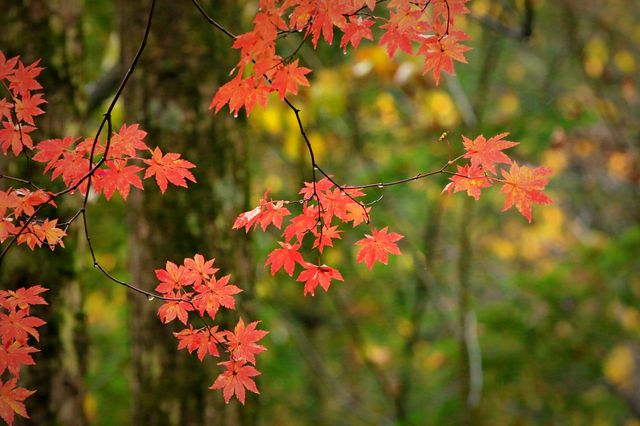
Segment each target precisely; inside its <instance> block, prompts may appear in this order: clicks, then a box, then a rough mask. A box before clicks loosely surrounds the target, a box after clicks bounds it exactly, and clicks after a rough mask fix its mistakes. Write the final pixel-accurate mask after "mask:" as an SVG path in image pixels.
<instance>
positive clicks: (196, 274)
mask: <svg viewBox="0 0 640 426" xmlns="http://www.w3.org/2000/svg"><path fill="white" fill-rule="evenodd" d="M213 262H215V259H209V260H205V259H204V256H203V255H201V254H196V255H195V256H193V259H185V260H184V267H185V268H187V271H188V272H189V281H191V282H193V285H194V286H199V285H200V284H202V281H203V280H208V279H210V278H211V277H212V276H213V275H214V274H215V273H216V272H218V271H219V269H218V268H214V267H213Z"/></svg>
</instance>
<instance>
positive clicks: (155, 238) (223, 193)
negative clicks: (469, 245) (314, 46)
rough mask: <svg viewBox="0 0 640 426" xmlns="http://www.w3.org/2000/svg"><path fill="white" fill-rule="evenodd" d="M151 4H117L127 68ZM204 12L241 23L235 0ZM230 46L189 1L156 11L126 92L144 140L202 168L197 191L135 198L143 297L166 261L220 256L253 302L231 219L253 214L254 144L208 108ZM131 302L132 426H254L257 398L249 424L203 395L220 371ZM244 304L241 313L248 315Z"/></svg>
mask: <svg viewBox="0 0 640 426" xmlns="http://www.w3.org/2000/svg"><path fill="white" fill-rule="evenodd" d="M150 4H151V2H150V1H142V2H131V1H128V0H120V2H119V10H118V12H119V16H120V29H119V32H120V37H121V49H122V61H123V64H122V65H123V69H126V68H127V67H128V66H129V63H130V62H131V60H132V58H133V56H134V55H135V52H136V50H137V49H138V45H139V40H141V38H142V35H143V32H144V28H145V24H146V19H147V17H148V13H149V7H150ZM203 6H204V7H205V8H206V9H207V10H209V11H210V12H211V13H212V14H214V15H216V16H217V17H220V18H221V19H222V20H224V19H225V18H226V19H228V18H229V17H234V16H239V15H240V14H239V10H238V5H237V2H235V1H216V2H203ZM236 22H237V21H234V24H235V23H236ZM230 44H231V42H230V40H228V39H227V38H225V37H224V36H223V35H222V34H220V33H219V32H217V30H215V29H214V28H213V27H212V26H210V25H209V24H208V23H207V21H205V20H204V19H203V18H202V16H201V15H200V14H199V12H198V11H197V10H196V9H195V7H193V6H192V5H191V3H190V2H168V1H159V2H158V3H157V5H156V11H155V14H154V17H153V25H152V28H151V33H150V37H149V42H148V45H147V47H146V49H145V51H144V54H143V57H142V59H141V62H140V65H139V68H138V70H137V71H136V73H135V74H134V76H133V77H132V80H131V82H130V84H129V86H127V89H126V91H125V95H124V105H125V109H126V119H127V122H139V123H140V124H141V126H142V128H144V129H145V130H146V131H147V132H149V135H148V136H147V141H148V143H149V145H151V146H153V145H158V146H160V147H161V149H162V150H163V152H166V151H173V152H180V153H182V154H183V156H184V157H185V158H186V159H188V160H189V161H192V162H193V163H195V164H196V165H197V168H196V169H194V174H195V175H196V178H197V180H198V183H197V184H190V187H189V189H188V190H187V189H183V188H177V187H171V188H169V190H168V191H167V192H166V194H165V195H164V196H161V194H160V192H159V190H158V189H157V187H155V184H153V185H146V186H145V187H146V190H145V191H144V192H137V193H135V194H132V195H131V198H130V210H129V211H130V214H129V217H128V223H129V227H130V228H129V229H130V231H129V232H130V241H129V242H130V271H131V280H132V282H134V283H136V285H139V286H141V287H143V288H145V289H148V290H152V289H153V288H154V287H155V286H156V285H157V281H156V279H155V275H154V272H153V271H154V269H157V268H161V267H164V264H165V262H166V261H167V260H170V261H173V262H176V263H181V262H182V260H183V258H184V257H192V256H193V255H194V254H196V253H201V254H203V255H204V256H205V257H207V258H211V257H215V258H216V259H217V260H216V264H217V266H218V267H219V268H221V271H220V272H221V273H223V274H228V273H231V274H232V275H233V280H234V282H235V283H237V284H238V285H239V286H240V287H241V288H243V290H244V293H243V295H244V297H245V298H248V297H251V294H252V291H253V288H252V285H251V283H252V282H253V270H252V269H253V264H252V262H251V261H250V253H249V246H248V244H247V240H246V237H245V236H244V235H242V234H241V233H238V234H235V235H234V234H232V233H231V225H232V223H233V219H234V217H235V215H236V214H237V213H238V212H240V211H243V209H245V207H247V205H248V189H249V169H248V165H247V164H248V163H247V162H248V156H247V153H248V146H247V143H248V142H247V141H242V140H241V138H240V137H239V130H240V129H239V127H240V124H239V123H238V120H233V119H230V117H229V116H228V115H225V114H223V113H221V114H219V115H217V116H214V115H213V114H212V113H210V112H209V111H208V110H207V106H208V105H209V103H210V100H211V97H212V96H213V93H214V91H215V89H216V88H217V87H218V86H219V85H221V84H222V83H223V82H224V81H225V80H226V79H227V78H228V72H229V70H230V69H231V68H232V67H233V65H234V64H233V54H232V51H231V50H230ZM130 302H131V312H132V314H131V318H130V324H131V333H132V371H133V373H132V374H133V377H132V390H133V392H132V395H133V401H132V407H133V412H132V423H133V424H154V425H163V424H176V425H177V424H179V425H200V424H203V425H204V424H209V425H210V424H253V423H255V421H256V419H257V414H256V413H255V409H256V407H257V406H256V405H255V403H253V402H252V401H254V400H253V397H252V396H248V400H247V405H248V407H247V406H246V407H244V408H243V411H242V414H241V413H240V412H239V411H238V410H237V408H236V404H235V403H232V404H230V405H229V406H226V405H224V404H223V403H222V399H221V396H220V394H219V392H216V391H211V390H209V389H207V388H208V387H209V386H211V384H212V383H213V380H214V378H215V377H216V375H217V372H216V371H217V367H216V366H215V365H214V364H215V362H213V360H209V362H208V363H207V362H205V363H204V364H201V363H200V362H199V361H198V360H197V358H196V357H195V356H190V355H188V354H187V353H186V352H184V351H180V352H178V351H177V349H176V347H177V341H176V339H175V338H174V337H173V336H172V334H171V333H172V331H175V330H176V329H175V328H173V327H170V326H167V325H163V324H161V323H160V321H159V319H158V316H157V314H156V312H157V309H158V306H159V303H160V302H157V301H148V300H147V299H145V298H144V297H140V296H139V295H137V294H131V297H130ZM247 302H248V300H244V301H243V303H242V306H244V307H245V310H244V312H243V311H241V312H240V314H244V313H247V311H248V310H249V311H250V308H247ZM243 316H244V317H245V319H247V318H246V316H245V315H243ZM249 316H251V315H249ZM229 321H231V320H229ZM232 321H233V322H234V323H235V321H237V315H236V316H235V318H234V319H233V320H232ZM226 325H227V326H229V325H230V322H229V323H228V324H226ZM229 407H230V408H229Z"/></svg>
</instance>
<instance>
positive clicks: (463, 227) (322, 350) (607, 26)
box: [0, 0, 640, 425]
mask: <svg viewBox="0 0 640 426" xmlns="http://www.w3.org/2000/svg"><path fill="white" fill-rule="evenodd" d="M5 3H7V4H3V5H2V11H3V13H2V14H0V24H2V28H3V31H2V32H1V33H0V49H2V50H3V51H4V52H5V54H7V56H8V57H10V56H14V55H18V54H19V55H21V57H22V58H23V60H24V61H25V62H26V63H29V62H31V61H33V60H35V59H37V58H42V64H43V65H44V66H45V67H46V70H45V71H44V72H43V73H42V75H41V77H40V81H41V83H42V84H43V86H44V87H45V90H46V94H47V99H48V102H49V103H48V107H47V114H46V115H45V116H44V120H43V122H42V124H41V125H40V126H39V127H40V130H41V133H43V134H42V137H43V138H45V137H59V136H61V135H66V134H72V133H78V134H83V133H90V132H91V129H94V128H95V127H96V126H97V124H98V123H99V120H100V119H101V113H102V112H103V111H104V110H105V103H107V102H109V100H110V96H111V95H112V94H113V92H114V90H115V88H116V87H117V84H118V81H119V78H120V77H121V75H122V73H123V71H124V69H125V66H124V65H123V64H126V63H128V62H130V59H131V57H132V56H133V54H134V53H135V50H136V49H137V45H138V40H139V39H140V37H141V35H142V32H143V30H144V24H145V19H146V14H147V8H148V5H147V4H146V2H130V1H126V0H120V1H117V2H115V1H107V0H95V1H89V2H83V1H80V0H65V1H63V0H53V1H38V0H32V1H15V2H5ZM202 5H203V7H205V8H206V10H207V11H208V12H209V13H210V14H211V15H212V16H215V17H216V18H217V19H218V20H219V21H220V22H222V23H224V24H225V25H226V26H227V27H229V28H232V29H233V30H234V31H235V32H242V31H244V30H246V29H247V28H248V26H249V24H250V22H251V19H252V17H253V15H254V13H255V10H256V7H257V2H254V1H215V2H214V1H207V2H204V1H203V2H202ZM470 8H471V11H472V13H471V14H470V15H469V16H468V17H467V18H466V19H464V20H463V21H461V22H460V23H459V24H458V25H460V26H461V28H463V29H464V30H465V31H466V32H468V33H469V34H470V35H471V36H472V41H470V42H467V44H468V45H470V46H471V47H472V48H473V50H472V51H470V52H469V53H468V54H467V59H468V61H469V64H467V65H459V66H457V67H456V73H457V76H456V77H448V76H447V77H446V78H443V79H442V81H441V84H440V86H438V87H436V86H435V84H434V83H433V81H432V79H431V78H430V77H427V76H423V75H422V74H421V70H420V68H421V65H420V63H419V60H418V59H416V58H411V57H409V56H404V55H402V54H399V55H398V56H397V57H396V59H395V60H389V59H388V58H387V55H386V54H385V53H384V52H383V51H382V48H381V47H379V46H376V45H374V44H370V43H367V42H366V41H365V42H363V45H362V46H361V48H360V49H358V51H357V52H356V53H355V54H350V55H346V56H345V55H343V52H342V50H341V49H339V48H338V46H337V45H334V47H333V48H329V47H322V48H319V49H318V50H317V51H314V50H312V49H311V48H309V47H306V46H303V47H302V49H301V50H300V51H299V54H300V57H301V60H302V61H303V62H305V63H306V64H309V65H310V68H313V70H314V72H313V74H311V75H310V78H312V79H313V84H312V88H311V89H309V90H303V91H301V94H300V96H298V97H297V98H296V102H297V104H298V106H299V107H300V108H301V109H302V111H303V117H304V120H305V123H306V126H307V129H308V132H309V138H310V140H311V141H312V143H313V146H314V149H315V151H316V155H317V156H318V158H319V161H320V162H321V163H322V164H323V166H324V168H326V169H328V170H329V171H330V172H331V173H333V174H334V175H336V176H339V177H340V180H341V181H345V182H349V183H362V182H367V183H368V182H377V181H387V180H393V179H396V178H398V177H405V176H408V175H411V174H413V173H416V172H417V171H423V170H434V169H438V168H440V167H441V165H442V163H443V161H446V160H447V158H448V155H449V152H448V151H449V149H450V148H449V146H448V145H447V143H446V142H444V141H442V140H439V139H440V138H441V135H442V134H443V132H447V137H446V138H447V139H448V140H451V141H458V140H460V136H461V135H467V136H470V137H473V136H475V135H477V134H485V135H486V136H490V135H494V134H498V133H500V132H503V131H508V132H510V133H511V134H510V139H511V140H516V141H520V142H522V143H521V145H520V146H518V148H517V149H516V150H515V151H514V152H513V153H512V155H513V156H514V158H515V159H516V160H517V161H518V162H522V163H533V164H542V165H545V166H547V167H550V168H551V169H553V171H554V174H553V176H552V181H551V184H550V185H549V189H548V193H549V195H550V196H551V197H552V198H553V199H554V202H555V203H554V204H553V205H551V206H537V207H534V213H533V223H532V224H531V225H528V224H527V223H526V220H524V219H523V218H522V217H521V216H520V215H518V214H517V213H516V212H513V211H511V212H507V213H503V214H501V213H499V210H501V207H502V204H501V200H500V199H499V198H500V197H499V195H498V194H497V193H495V194H491V193H487V194H486V196H485V197H483V199H482V200H481V201H480V202H475V201H474V200H471V199H468V197H466V196H462V195H460V196H455V197H453V196H450V195H447V194H444V195H441V194H440V192H441V190H442V188H443V187H444V185H445V184H446V180H447V179H446V177H444V176H436V177H433V178H432V179H427V180H422V181H418V182H415V183H411V184H409V185H403V186H398V187H392V188H385V189H384V190H378V189H377V188H376V189H375V190H374V191H371V192H370V194H371V196H370V198H371V199H372V200H374V199H378V198H379V197H380V196H381V195H383V197H382V199H380V201H378V202H377V203H376V207H375V214H374V222H375V224H376V225H377V226H378V227H383V226H386V225H389V226H391V227H392V228H393V229H394V230H395V231H397V232H400V233H402V234H403V235H405V236H406V237H405V239H404V240H403V241H402V242H401V244H400V246H401V249H402V251H403V255H402V256H398V257H396V258H394V259H392V260H391V262H390V265H389V266H388V267H381V266H377V267H375V268H374V269H373V270H372V271H370V270H368V269H367V268H365V267H363V265H361V264H356V263H355V261H354V259H355V253H354V251H353V250H352V248H351V245H350V244H340V245H339V246H338V247H337V248H336V249H335V250H333V251H331V252H329V253H327V256H328V257H330V259H329V260H330V261H331V263H333V264H337V265H340V269H341V271H342V273H343V276H344V277H345V282H344V283H338V284H336V285H334V286H333V287H332V292H330V293H327V294H325V293H321V294H316V296H315V297H313V298H312V297H309V296H307V297H303V296H302V292H301V288H300V285H299V284H296V283H293V282H292V280H290V279H287V278H284V277H283V278H281V277H280V276H276V277H275V278H274V277H272V276H271V274H269V272H268V270H267V269H263V267H262V265H263V263H264V259H265V257H266V255H267V253H268V252H269V251H270V250H272V248H273V247H272V246H273V241H274V239H275V237H274V236H273V235H268V234H267V235H251V234H250V235H248V236H247V235H245V234H244V232H233V231H231V225H232V224H233V221H234V219H235V216H236V215H237V214H238V213H239V212H241V211H244V210H248V209H249V208H251V207H253V206H254V205H256V204H257V202H258V200H259V199H260V197H261V196H262V192H263V191H264V189H265V188H270V189H271V191H272V195H273V196H274V197H276V198H283V199H295V198H296V192H297V189H298V188H299V187H300V185H301V183H302V182H303V181H304V180H309V165H308V156H307V153H306V148H305V146H304V144H303V141H302V139H301V138H300V135H299V132H298V129H297V123H296V121H295V115H293V114H292V113H291V112H290V111H289V110H288V109H287V108H286V106H285V105H283V104H282V103H280V102H279V101H278V100H276V99H273V100H272V101H271V102H270V103H269V104H268V106H267V108H266V109H264V110H262V109H260V108H256V110H255V111H254V112H253V114H252V116H251V117H250V118H249V119H244V118H241V117H239V118H237V119H234V118H233V117H232V116H230V115H228V114H226V113H219V114H217V115H215V116H214V115H213V114H212V113H211V112H210V111H208V110H207V106H208V105H209V102H210V99H211V95H212V93H213V92H214V91H215V89H216V88H217V87H219V86H220V85H221V84H222V83H223V82H225V81H227V79H228V72H229V70H230V69H231V68H232V67H233V66H234V65H235V62H236V61H237V57H236V53H235V52H233V51H232V50H231V49H230V47H229V41H228V39H226V38H225V37H224V36H223V35H222V34H221V33H219V32H216V31H215V30H214V29H213V28H212V27H211V26H210V25H208V24H207V22H206V21H205V20H204V19H203V18H202V16H201V15H200V14H199V13H198V11H197V10H196V9H195V8H194V7H193V5H192V4H191V3H190V2H187V1H184V2H178V1H175V2H168V1H161V2H159V5H158V10H157V17H156V22H155V23H154V28H153V29H152V32H151V35H150V41H149V46H148V48H147V50H146V51H145V54H144V56H143V58H142V59H141V63H140V70H139V71H138V72H137V73H136V75H135V76H134V78H133V80H132V82H131V83H130V86H129V87H128V88H127V91H126V92H125V94H124V102H123V103H121V104H119V105H118V106H117V107H116V109H115V111H114V123H120V122H122V121H123V120H125V118H126V119H127V120H128V121H137V122H140V123H141V125H142V126H143V128H144V129H145V130H147V131H148V132H149V136H148V140H151V141H153V143H154V144H158V145H160V146H161V147H163V148H164V149H167V150H173V151H178V152H182V153H183V155H184V157H185V158H187V159H188V160H190V161H192V162H194V163H196V164H197V166H198V167H197V168H196V169H194V174H195V175H196V177H197V179H198V184H197V185H193V186H192V187H191V188H190V189H189V190H177V189H176V190H173V191H169V192H168V193H167V194H166V195H165V196H164V197H160V196H159V194H156V192H157V191H145V192H144V193H136V194H133V193H132V194H131V197H130V200H129V201H128V202H127V203H123V202H120V201H119V200H115V201H112V202H110V203H105V202H104V200H100V199H96V200H94V201H92V203H91V204H90V207H89V208H90V209H91V221H92V224H93V225H92V234H93V235H92V237H93V241H94V244H95V248H96V251H97V255H98V257H99V259H100V261H101V264H103V265H104V266H105V267H106V268H107V269H108V271H109V272H110V273H112V274H114V275H116V276H118V277H122V278H126V279H128V280H130V281H132V282H136V283H139V284H141V285H142V286H143V287H146V288H149V289H151V288H152V287H153V285H154V277H153V275H152V271H153V270H154V269H156V268H159V267H162V266H163V262H164V260H166V259H173V260H174V261H180V259H182V258H183V257H186V256H191V255H193V253H198V252H199V253H204V254H205V255H206V256H207V257H216V258H217V262H218V263H219V266H220V265H222V266H223V267H224V268H225V270H228V271H229V272H231V273H232V274H233V275H234V277H235V278H236V282H238V285H239V286H240V287H242V288H243V289H244V292H243V293H242V296H241V297H242V305H243V310H244V313H245V314H250V316H251V317H252V318H259V319H261V320H262V323H261V327H262V328H264V329H267V330H270V334H269V335H268V336H267V337H266V338H265V339H264V340H263V341H262V343H263V344H264V345H266V346H267V348H268V351H267V352H265V353H264V354H263V355H262V356H261V358H262V359H261V371H262V376H260V377H259V379H258V380H259V384H260V390H261V394H260V395H259V396H256V395H250V396H249V397H248V400H247V405H246V406H245V407H241V406H240V405H239V404H238V403H237V402H236V401H234V402H232V403H231V404H229V405H225V404H224V402H223V400H222V397H221V396H220V395H219V394H218V393H216V392H213V391H211V390H208V389H207V387H208V386H210V385H211V381H212V379H213V377H215V374H214V371H215V369H216V366H215V365H201V364H200V363H199V362H198V361H197V359H195V357H193V356H191V357H190V356H188V355H187V354H186V353H185V352H184V351H180V352H178V351H177V350H176V341H175V339H174V338H173V336H171V329H170V327H167V326H164V325H162V324H160V322H159V321H158V318H157V316H156V311H157V308H158V302H157V301H148V300H147V299H146V298H144V297H141V296H139V295H137V294H132V293H129V292H127V290H126V289H125V288H123V287H119V286H117V285H115V284H114V283H113V282H110V281H109V280H107V279H106V278H105V277H104V276H102V275H101V274H99V273H98V272H97V271H96V270H95V269H94V268H93V267H92V261H91V258H90V255H89V254H87V253H88V252H87V248H86V242H85V241H84V239H83V235H82V234H81V229H79V228H78V227H76V228H72V230H71V236H70V237H68V238H67V240H66V245H67V248H66V249H64V250H56V251H55V252H53V253H51V252H48V251H39V252H35V253H31V252H27V251H25V250H24V249H23V248H20V249H16V250H14V251H12V252H11V253H10V257H9V258H8V259H7V260H5V262H4V264H3V268H2V270H1V271H0V274H1V279H2V287H3V288H10V287H16V286H20V285H25V284H32V283H38V282H43V283H45V282H46V283H47V286H48V287H50V288H51V290H50V292H49V293H47V298H48V300H49V302H50V308H49V309H48V310H46V311H43V313H42V315H41V316H42V317H43V318H45V319H46V320H47V322H48V324H47V326H46V327H43V329H42V332H41V334H42V337H41V344H40V348H41V353H39V354H36V355H35V356H36V360H37V361H38V364H37V365H36V366H34V367H30V368H29V369H27V371H26V372H25V373H24V374H23V380H24V386H25V387H27V388H30V389H37V390H38V392H37V393H36V394H35V395H33V396H32V397H30V398H29V399H28V400H27V409H28V412H29V414H30V416H31V417H32V419H33V424H56V423H57V424H98V425H110V424H113V425H116V424H117V425H120V424H142V423H145V424H194V425H195V424H205V423H206V424H225V425H226V424H243V425H244V424H263V425H269V424H327V425H334V424H345V425H351V424H407V425H410V424H420V425H422V424H576V425H582V424H625V425H637V424H640V342H639V337H640V310H639V308H638V307H639V302H640V261H638V254H639V253H640V225H639V223H640V161H639V155H638V153H639V149H640V143H639V141H640V114H638V107H639V106H640V94H639V93H638V77H639V75H640V71H639V67H640V5H638V4H637V2H636V1H634V0H612V1H608V2H604V3H603V2H597V1H595V0H594V1H591V0H587V1H574V0H561V1H557V2H544V1H534V0H531V1H529V0H522V1H516V0H513V1H511V0H492V1H489V0H475V1H472V2H471V3H470ZM298 41H299V40H295V39H294V38H291V40H285V42H287V43H290V44H291V48H292V49H294V48H295V47H296V46H297V43H298ZM451 149H453V150H455V149H459V147H457V146H456V143H455V142H452V144H451ZM2 161H3V162H2V163H0V166H1V167H2V168H3V169H4V168H5V167H18V166H14V165H11V166H10V165H8V164H7V163H6V160H4V159H3V160H2ZM20 167H23V169H22V170H21V172H22V175H26V176H29V174H30V173H31V174H32V175H31V176H29V177H30V178H31V179H33V180H34V181H38V180H39V179H41V180H43V181H46V180H47V179H46V178H43V177H42V176H40V169H39V168H35V167H29V164H26V165H21V166H20ZM16 174H18V173H16ZM3 185H4V183H3ZM115 198H116V199H117V198H118V197H115ZM67 203H68V205H66V206H65V205H62V206H61V208H62V209H63V211H64V209H67V210H68V211H73V210H74V209H77V208H78V205H77V204H76V203H77V200H75V201H74V200H69V201H68V202H67ZM343 238H344V239H345V240H347V241H350V242H354V241H356V240H357V239H358V238H360V235H359V234H358V235H356V233H353V234H349V233H345V235H344V236H343ZM328 263H329V262H328ZM229 321H231V319H230V320H229ZM143 420H144V421H143ZM141 421H142V423H141Z"/></svg>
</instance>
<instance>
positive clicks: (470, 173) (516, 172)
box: [443, 133, 552, 223]
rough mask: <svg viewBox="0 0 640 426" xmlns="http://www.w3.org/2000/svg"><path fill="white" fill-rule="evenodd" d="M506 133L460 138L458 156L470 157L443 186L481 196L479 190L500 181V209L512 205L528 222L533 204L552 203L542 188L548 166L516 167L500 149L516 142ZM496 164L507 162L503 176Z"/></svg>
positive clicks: (546, 179) (450, 189)
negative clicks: (460, 150) (462, 152)
mask: <svg viewBox="0 0 640 426" xmlns="http://www.w3.org/2000/svg"><path fill="white" fill-rule="evenodd" d="M507 136H508V133H500V134H499V135H496V136H494V137H492V138H489V139H486V138H485V137H484V136H482V135H480V136H478V137H477V138H475V139H473V140H471V139H469V138H467V137H464V136H463V137H462V138H463V143H464V149H465V153H464V154H463V155H462V156H461V157H460V158H466V159H469V163H468V164H465V165H464V166H460V165H458V166H457V169H458V170H457V173H456V174H454V175H453V176H452V177H451V178H450V180H451V182H450V183H449V184H447V186H445V188H444V190H443V192H444V191H447V192H451V191H453V192H459V191H467V194H468V195H469V196H470V197H473V198H475V199H476V200H478V199H480V190H481V189H482V188H488V187H490V186H492V185H493V184H494V183H501V184H502V187H501V188H500V191H501V192H502V193H504V194H505V195H506V199H505V202H504V208H503V211H505V210H508V209H510V208H511V207H515V208H516V209H518V211H519V212H520V213H522V215H523V216H524V217H526V218H527V220H528V221H529V223H531V205H532V204H551V203H552V200H551V198H549V197H548V196H547V195H545V194H544V193H543V192H542V191H543V190H544V187H545V186H546V185H547V183H548V182H549V178H548V177H549V175H550V174H551V170H550V169H549V168H547V167H536V168H530V167H527V166H519V165H518V163H516V162H515V161H512V160H511V159H510V158H509V157H508V156H507V155H506V154H505V153H504V152H502V151H503V150H505V149H507V148H511V147H513V146H516V145H518V142H511V141H507V140H505V139H504V138H505V137H507ZM497 164H506V165H508V166H509V167H510V168H509V170H506V169H502V170H501V173H502V178H499V177H498V172H497V170H496V165H497Z"/></svg>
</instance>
